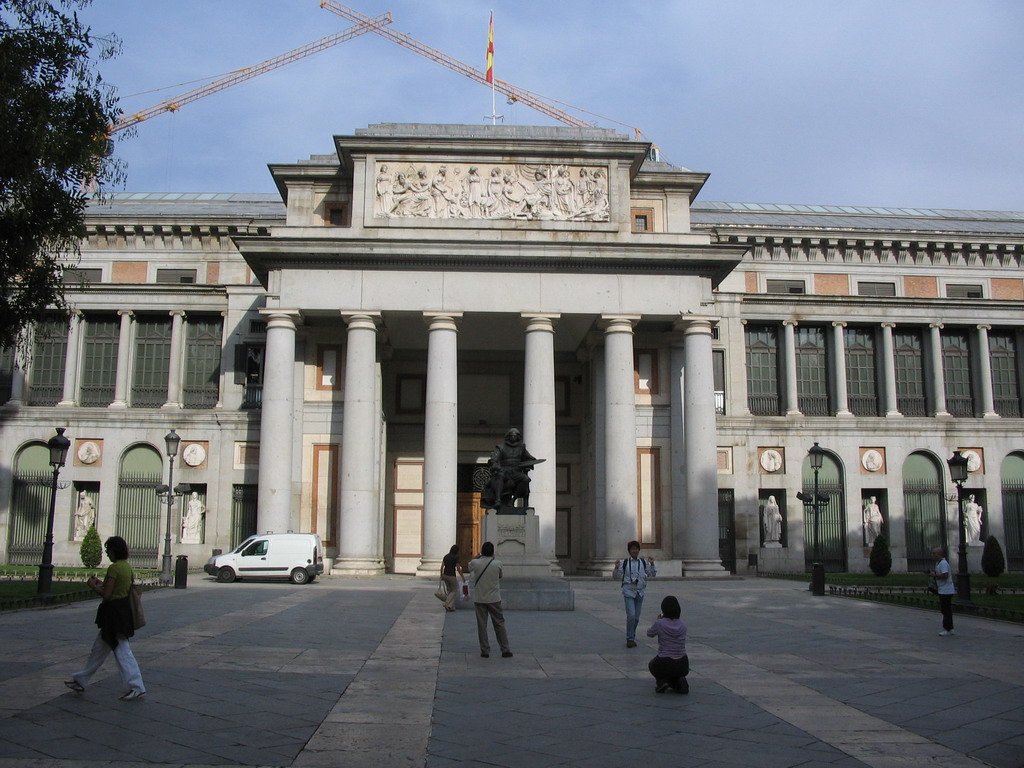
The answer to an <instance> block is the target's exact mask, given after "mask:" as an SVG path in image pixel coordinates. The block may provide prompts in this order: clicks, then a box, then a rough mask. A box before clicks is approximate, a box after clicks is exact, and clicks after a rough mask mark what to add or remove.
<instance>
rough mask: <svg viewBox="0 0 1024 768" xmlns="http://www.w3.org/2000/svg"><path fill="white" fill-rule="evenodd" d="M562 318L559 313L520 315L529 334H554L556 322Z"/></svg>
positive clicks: (523, 313)
mask: <svg viewBox="0 0 1024 768" xmlns="http://www.w3.org/2000/svg"><path fill="white" fill-rule="evenodd" d="M561 316H562V315H561V314H560V313H558V312H521V313H520V314H519V317H520V319H521V320H522V321H523V325H525V326H526V332H527V333H530V332H531V331H550V332H554V330H555V320H558V319H559V318H560V317H561Z"/></svg>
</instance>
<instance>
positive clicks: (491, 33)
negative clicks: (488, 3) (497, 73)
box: [487, 11, 494, 83]
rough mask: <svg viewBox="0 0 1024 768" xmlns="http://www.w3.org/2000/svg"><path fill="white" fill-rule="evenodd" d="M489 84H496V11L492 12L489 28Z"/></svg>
mask: <svg viewBox="0 0 1024 768" xmlns="http://www.w3.org/2000/svg"><path fill="white" fill-rule="evenodd" d="M487 82H488V83H493V82H494V11H491V23H490V24H489V25H488V26H487Z"/></svg>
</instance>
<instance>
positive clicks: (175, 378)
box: [163, 309, 185, 408]
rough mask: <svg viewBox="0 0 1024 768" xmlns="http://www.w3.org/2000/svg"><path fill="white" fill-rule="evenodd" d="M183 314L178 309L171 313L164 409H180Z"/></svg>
mask: <svg viewBox="0 0 1024 768" xmlns="http://www.w3.org/2000/svg"><path fill="white" fill-rule="evenodd" d="M184 324H185V313H184V312H182V311H181V310H180V309H175V310H173V311H172V312H171V359H170V361H169V364H168V366H167V402H165V403H164V404H163V407H164V408H181V379H182V374H181V372H182V367H183V366H182V348H183V340H182V336H183V334H184Z"/></svg>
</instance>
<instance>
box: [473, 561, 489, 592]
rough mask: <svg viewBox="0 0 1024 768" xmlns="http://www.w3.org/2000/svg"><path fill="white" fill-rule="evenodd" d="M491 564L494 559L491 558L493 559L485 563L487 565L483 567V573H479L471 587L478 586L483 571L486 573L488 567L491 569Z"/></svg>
mask: <svg viewBox="0 0 1024 768" xmlns="http://www.w3.org/2000/svg"><path fill="white" fill-rule="evenodd" d="M493 562H494V558H493V557H492V558H491V559H490V560H488V561H487V565H485V566H484V570H483V571H480V576H477V577H476V580H475V581H474V582H473V586H476V585H477V584H479V583H480V577H481V576H483V575H484V572H485V571H486V570H487V569H488V568H490V567H491V563H493Z"/></svg>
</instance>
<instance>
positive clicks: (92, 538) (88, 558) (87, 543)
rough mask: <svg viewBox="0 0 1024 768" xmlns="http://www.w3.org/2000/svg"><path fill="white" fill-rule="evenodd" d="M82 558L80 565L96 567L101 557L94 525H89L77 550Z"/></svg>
mask: <svg viewBox="0 0 1024 768" xmlns="http://www.w3.org/2000/svg"><path fill="white" fill-rule="evenodd" d="M78 552H79V555H80V556H81V558H82V565H84V566H85V567H86V568H96V567H98V566H99V564H100V560H101V559H102V558H103V548H102V547H101V546H100V535H99V533H98V532H97V531H96V526H95V525H90V526H89V530H88V531H86V533H85V538H84V539H82V547H81V549H79V550H78Z"/></svg>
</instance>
